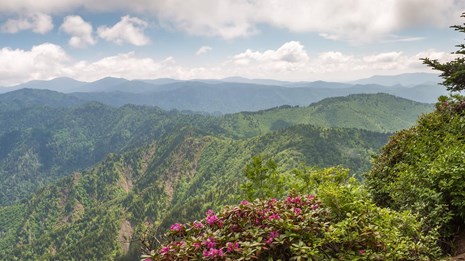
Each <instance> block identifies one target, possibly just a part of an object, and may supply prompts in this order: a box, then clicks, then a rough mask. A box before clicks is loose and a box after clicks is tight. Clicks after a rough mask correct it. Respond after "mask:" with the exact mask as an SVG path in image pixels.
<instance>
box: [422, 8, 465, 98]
mask: <svg viewBox="0 0 465 261" xmlns="http://www.w3.org/2000/svg"><path fill="white" fill-rule="evenodd" d="M462 17H465V13H463V14H462ZM451 28H454V29H455V30H456V31H459V32H462V33H465V23H464V24H463V25H453V26H451ZM456 47H458V48H459V49H458V50H457V51H455V52H454V54H457V55H459V57H457V58H455V59H454V60H452V61H450V62H446V63H441V62H439V61H438V60H437V59H430V58H423V59H422V60H423V63H424V64H426V65H428V66H430V67H432V69H433V70H438V71H441V72H442V73H441V75H440V76H441V77H442V78H443V82H442V85H444V86H446V88H447V90H448V91H461V90H464V89H465V57H464V55H465V44H463V43H462V44H458V45H456Z"/></svg>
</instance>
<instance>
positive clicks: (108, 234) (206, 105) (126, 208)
mask: <svg viewBox="0 0 465 261" xmlns="http://www.w3.org/2000/svg"><path fill="white" fill-rule="evenodd" d="M239 80H240V79H237V78H233V79H226V80H225V81H221V82H217V81H216V80H212V81H207V82H205V81H177V80H171V79H158V80H140V81H128V80H125V79H117V78H105V79H102V80H99V81H96V82H92V83H82V82H78V81H75V80H72V79H68V78H59V79H54V80H52V81H43V82H42V81H35V82H31V83H28V84H29V86H27V85H28V84H26V85H22V87H28V88H20V89H17V90H14V91H10V92H7V93H3V94H0V123H1V124H0V235H1V236H0V259H1V260H137V259H139V258H140V251H139V250H140V247H141V246H140V242H139V241H138V238H139V237H141V236H142V235H143V234H144V233H147V232H148V231H150V233H154V234H155V235H161V234H163V232H164V231H166V229H167V228H168V227H169V225H170V224H172V223H173V222H185V221H189V220H193V219H196V218H200V217H201V216H202V215H203V213H205V211H206V210H207V209H219V208H220V207H221V206H224V205H226V204H231V203H237V201H238V199H239V197H240V196H241V195H242V194H241V193H242V192H241V189H240V187H241V184H242V183H243V182H244V179H245V177H244V174H243V169H244V167H245V166H246V164H247V163H248V162H249V161H250V159H251V158H252V157H253V156H256V155H261V156H263V157H264V158H267V159H273V160H275V161H276V162H277V164H278V166H279V167H278V170H279V171H280V172H281V173H285V174H286V175H292V173H293V172H292V170H293V169H296V168H299V167H301V166H302V165H307V166H312V167H329V166H336V165H339V166H343V167H346V168H349V169H350V170H351V174H352V175H354V176H355V177H357V178H360V175H361V174H362V173H364V172H366V171H368V170H369V168H370V162H371V160H372V157H373V156H374V155H376V154H377V152H378V151H379V149H380V148H381V147H382V146H383V145H384V144H385V143H386V142H387V139H388V137H389V136H390V135H391V134H392V133H393V132H396V131H399V130H401V129H403V128H407V127H409V126H412V125H413V124H414V122H415V120H416V119H417V117H418V116H420V115H421V114H423V113H428V112H430V111H432V110H433V109H434V106H433V105H432V104H430V103H420V102H417V101H412V100H408V99H405V98H401V97H398V96H393V95H391V94H386V93H377V92H378V90H386V89H389V88H391V87H385V86H381V85H373V84H370V85H352V84H347V83H328V82H314V83H295V84H303V85H301V86H297V85H296V86H276V85H271V83H272V82H267V84H266V85H263V84H257V83H256V82H255V83H252V82H238V81H239ZM228 81H231V82H228ZM244 81H245V80H244ZM250 81H258V80H250ZM260 81H261V80H260ZM276 83H278V82H276ZM279 83H280V84H281V85H285V82H279ZM304 85H305V86H304ZM317 86H320V87H317ZM322 86H324V87H322ZM419 86H422V85H418V86H414V87H400V86H397V87H392V88H393V89H392V90H410V91H411V92H410V94H411V95H415V94H416V97H421V95H420V94H419V93H418V91H415V90H416V89H415V88H426V87H419ZM425 86H430V85H425ZM433 87H434V88H437V87H436V86H433V85H431V90H436V89H434V88H433ZM369 88H372V89H371V90H372V91H371V92H373V93H365V94H353V92H357V91H364V90H366V89H369ZM77 89H79V90H81V91H80V92H75V91H76V90H77ZM93 90H98V92H93ZM59 91H60V92H59ZM403 93H409V92H403ZM336 94H337V95H336ZM425 95H433V94H425ZM327 96H328V97H329V96H341V97H331V98H328V97H327ZM425 97H426V96H425ZM148 104H149V105H157V106H158V107H156V106H147V105H148ZM260 108H266V109H264V110H259V109H260ZM166 109H170V110H166ZM247 110H249V111H248V112H247ZM251 110H253V111H251ZM196 111H197V112H202V113H194V112H196ZM238 111H240V112H238ZM215 112H216V113H215ZM225 113H226V114H225ZM212 114H213V115H212Z"/></svg>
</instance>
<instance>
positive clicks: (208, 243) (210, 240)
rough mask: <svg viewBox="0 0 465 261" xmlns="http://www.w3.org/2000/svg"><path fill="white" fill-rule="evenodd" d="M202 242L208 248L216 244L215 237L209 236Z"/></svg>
mask: <svg viewBox="0 0 465 261" xmlns="http://www.w3.org/2000/svg"><path fill="white" fill-rule="evenodd" d="M202 244H204V245H205V246H206V247H207V248H214V247H215V246H216V242H215V238H214V237H209V238H208V239H207V240H206V241H203V242H202Z"/></svg>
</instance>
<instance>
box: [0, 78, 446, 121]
mask: <svg viewBox="0 0 465 261" xmlns="http://www.w3.org/2000/svg"><path fill="white" fill-rule="evenodd" d="M434 78H437V76H436V75H435V74H406V75H398V76H377V77H373V78H369V79H364V80H360V81H358V82H354V83H336V82H323V81H316V82H285V81H275V80H266V79H257V80H250V79H245V78H240V77H232V78H226V79H223V80H202V79H200V80H191V81H180V80H173V79H155V80H131V81H130V80H126V79H122V78H111V77H107V78H103V79H100V80H98V81H95V82H80V81H76V80H73V79H70V78H56V79H53V80H50V81H31V82H28V83H24V84H20V85H17V86H13V87H9V88H0V92H1V91H2V89H3V91H11V90H19V89H48V90H52V91H58V92H62V93H66V94H68V95H70V96H73V97H75V98H78V99H80V100H82V101H98V102H101V103H104V104H107V105H111V106H123V105H125V104H136V105H149V106H157V107H160V108H162V109H165V110H171V109H177V110H181V111H192V112H205V113H215V114H225V113H236V112H240V111H258V110H264V109H268V108H272V107H278V106H282V105H291V106H296V105H298V106H307V105H309V104H311V103H314V102H317V101H320V100H322V99H325V98H329V97H340V96H347V95H350V94H361V93H388V94H392V95H395V96H398V97H402V98H406V99H410V100H414V101H418V102H423V103H433V102H435V101H436V99H437V97H438V96H440V95H445V94H447V92H446V91H445V89H444V88H441V87H440V86H438V85H437V84H436V83H435V82H434V80H433V79H434ZM395 79H397V80H395ZM415 82H416V84H414V83H415ZM385 84H389V85H385ZM402 84H405V85H402Z"/></svg>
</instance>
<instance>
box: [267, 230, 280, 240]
mask: <svg viewBox="0 0 465 261" xmlns="http://www.w3.org/2000/svg"><path fill="white" fill-rule="evenodd" d="M269 236H270V238H273V239H274V238H277V237H279V232H278V231H271V232H270V235H269Z"/></svg>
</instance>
